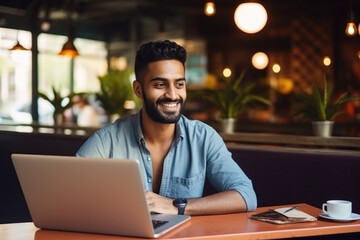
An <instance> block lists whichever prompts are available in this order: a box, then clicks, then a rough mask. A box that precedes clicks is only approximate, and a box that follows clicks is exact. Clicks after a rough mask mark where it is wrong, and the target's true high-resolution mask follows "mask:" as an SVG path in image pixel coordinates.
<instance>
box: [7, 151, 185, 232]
mask: <svg viewBox="0 0 360 240" xmlns="http://www.w3.org/2000/svg"><path fill="white" fill-rule="evenodd" d="M11 157H12V161H13V164H14V167H15V170H16V173H17V176H18V179H19V181H20V185H21V188H22V191H23V193H24V196H25V200H26V203H27V205H28V208H29V211H30V215H31V217H32V220H33V222H34V224H35V226H36V227H38V228H42V229H53V230H64V231H75V232H88V233H98V234H110V235H124V236H133V237H146V238H156V237H159V236H161V235H163V234H164V233H166V232H168V231H170V230H171V229H173V228H175V227H177V226H179V225H181V224H182V223H184V222H186V221H188V220H189V219H190V216H187V215H167V214H150V212H149V210H148V206H147V204H146V198H145V188H144V183H143V181H142V175H141V172H142V171H141V165H140V163H139V161H137V160H132V159H103V158H82V157H75V156H49V155H34V154H12V155H11Z"/></svg>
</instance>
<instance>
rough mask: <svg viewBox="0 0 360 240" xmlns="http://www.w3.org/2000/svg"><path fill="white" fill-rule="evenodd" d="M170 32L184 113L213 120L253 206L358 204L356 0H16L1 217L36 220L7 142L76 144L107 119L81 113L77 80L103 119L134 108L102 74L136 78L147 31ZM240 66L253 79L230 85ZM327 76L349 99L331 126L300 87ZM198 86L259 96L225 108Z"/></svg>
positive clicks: (3, 66) (1, 15) (4, 113)
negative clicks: (314, 115) (245, 178)
mask: <svg viewBox="0 0 360 240" xmlns="http://www.w3.org/2000/svg"><path fill="white" fill-rule="evenodd" d="M247 4H249V5H250V4H253V5H255V6H256V7H255V10H254V12H252V11H253V10H249V9H245V10H244V9H243V8H241V7H244V6H245V5H247ZM256 10H258V12H255V11H256ZM163 39H170V40H173V41H176V42H177V43H179V44H180V45H182V46H184V47H185V48H186V50H187V52H188V58H187V63H186V79H187V90H188V99H187V103H186V107H185V110H184V114H185V115H186V116H187V117H188V118H191V119H197V120H201V121H204V122H206V123H208V124H209V125H211V126H213V127H214V128H215V129H216V130H218V132H219V133H220V134H221V136H222V137H223V139H224V141H225V142H226V144H227V145H228V147H229V150H230V151H231V152H232V154H233V158H234V160H235V161H236V162H237V163H238V164H239V165H240V166H241V167H242V168H243V170H244V171H245V172H246V173H247V174H248V175H249V177H250V178H251V179H252V180H253V183H254V187H255V190H256V192H257V194H258V201H259V206H269V205H274V204H275V205H276V204H285V203H298V202H305V203H308V204H311V205H313V206H316V207H320V206H321V204H322V203H323V202H325V201H326V200H327V199H331V198H341V199H348V200H351V201H352V202H353V209H354V211H355V212H356V211H357V212H360V192H359V190H358V186H357V185H358V183H359V182H360V175H359V172H360V154H359V150H360V138H359V137H360V101H359V100H356V98H357V97H360V2H359V1H355V0H334V1H327V0H317V1H313V0H298V1H292V0H271V1H270V0H263V1H250V0H249V1H248V0H237V1H234V0H212V1H210V0H209V1H207V0H167V1H165V0H12V1H1V3H0V142H1V144H0V156H1V158H0V164H1V165H0V171H1V174H0V182H1V183H0V184H1V189H3V190H2V196H5V198H3V197H1V198H0V208H1V211H0V212H1V215H0V223H12V222H24V221H31V217H30V215H29V213H28V209H27V206H26V203H25V201H24V198H23V195H22V193H21V188H20V186H19V183H18V181H17V178H16V175H15V172H14V169H13V166H12V163H11V158H10V155H11V154H12V153H34V154H51V155H74V154H75V153H76V151H77V149H78V148H79V147H80V146H81V144H82V143H83V142H84V141H85V140H86V139H87V138H88V137H89V135H90V134H92V133H93V132H94V131H96V130H97V129H98V128H99V126H80V125H79V124H77V122H76V117H74V110H73V109H72V108H73V106H71V104H70V105H67V104H68V103H71V96H72V94H76V93H84V92H85V93H87V95H88V97H89V102H90V104H92V105H93V106H94V107H95V108H96V109H97V113H98V115H99V121H100V123H101V125H102V126H104V125H106V124H109V123H111V122H112V121H113V120H114V118H117V117H119V116H120V117H121V116H124V115H126V114H131V113H133V112H136V111H138V110H139V103H138V102H137V99H135V98H133V96H132V95H131V93H128V92H126V91H125V90H123V89H125V88H126V87H124V86H125V85H122V87H120V90H121V92H124V94H127V95H126V96H127V99H124V101H123V102H121V105H122V106H120V107H119V104H118V106H117V107H119V108H117V109H116V110H115V111H112V110H110V109H109V108H106V105H105V104H104V102H102V99H101V97H102V95H104V91H105V90H104V89H103V84H104V82H105V81H106V80H104V81H102V79H120V81H123V82H124V81H125V82H126V84H131V81H133V80H134V74H133V67H134V56H135V53H136V50H137V49H138V47H139V46H140V44H142V43H144V42H148V41H156V40H163ZM123 73H126V74H125V75H124V74H123ZM124 76H126V77H124ZM239 78H242V79H241V84H240V85H241V86H243V88H244V89H245V88H246V86H247V87H249V86H251V90H249V91H251V92H250V93H249V92H245V93H244V92H241V87H240V90H239V89H235V90H234V89H232V87H230V88H231V89H232V90H233V91H235V95H232V94H234V92H230V93H227V92H226V91H228V90H229V89H228V87H229V86H231V83H232V82H235V81H236V80H237V79H239ZM124 79H125V80H124ZM114 81H115V80H114ZM325 84H327V86H328V87H329V89H330V87H332V95H331V96H330V97H331V99H330V97H329V100H330V102H331V103H333V101H335V100H336V99H337V98H339V97H340V96H342V95H343V94H347V95H346V96H347V97H352V98H354V99H353V100H352V101H346V102H344V103H343V104H341V105H340V106H339V109H338V110H339V111H338V112H337V113H339V114H338V115H336V116H335V117H333V118H332V119H326V120H329V121H330V120H331V124H330V125H331V127H332V128H331V129H330V130H324V129H322V130H315V127H314V125H315V124H313V122H314V121H323V120H313V119H306V118H304V115H301V114H297V113H298V112H297V111H298V110H297V107H298V106H299V102H298V101H299V98H298V96H299V95H301V94H307V96H313V94H314V92H315V90H314V89H315V88H316V87H317V88H318V89H320V90H319V91H320V92H321V91H322V90H323V89H324V88H325V86H326V85H325ZM114 86H115V85H114ZM249 88H250V87H249ZM204 89H205V90H209V89H210V90H211V92H212V93H215V94H214V95H216V96H219V95H221V93H225V95H226V94H228V96H232V97H231V98H230V100H234V99H235V98H236V95H240V94H250V95H252V96H256V97H259V98H261V99H263V100H264V101H250V102H249V103H248V104H244V105H243V106H242V107H239V110H238V111H237V112H236V113H235V114H234V115H232V116H230V117H229V116H225V115H223V113H222V112H221V109H219V108H217V104H212V103H211V102H208V101H206V98H204V95H205V92H204V91H203V90H204ZM231 89H230V91H231ZM329 89H328V90H329ZM329 92H330V90H329ZM56 94H58V98H60V105H61V106H62V110H63V111H60V118H59V117H58V116H56V115H57V114H55V113H58V112H57V111H56V107H55V105H54V102H55V97H56ZM43 95H45V97H42V96H43ZM115 95H121V94H119V93H117V94H115ZM46 97H48V99H46ZM52 100H53V101H52ZM57 100H59V99H57ZM110 101H112V100H111V99H110ZM114 101H117V100H114ZM215 102H216V101H215ZM230 102H231V101H230ZM330 102H329V103H328V104H329V105H330ZM229 104H231V103H229ZM241 104H243V103H240V102H238V103H235V105H237V106H240V105H241ZM61 106H60V108H61ZM65 106H67V107H65ZM65 108H67V109H65ZM308 108H309V107H308ZM66 113H68V115H69V116H68V115H67V114H66ZM340 113H341V114H340ZM226 117H228V118H229V119H232V121H231V122H233V123H234V125H231V126H230V127H229V126H228V125H225V122H226V121H224V120H229V119H226ZM228 122H229V121H228ZM327 122H328V121H327ZM100 127H101V126H100ZM319 131H320V133H319ZM324 132H325V133H324ZM211 190H212V189H211V186H209V187H208V191H209V192H210V191H211Z"/></svg>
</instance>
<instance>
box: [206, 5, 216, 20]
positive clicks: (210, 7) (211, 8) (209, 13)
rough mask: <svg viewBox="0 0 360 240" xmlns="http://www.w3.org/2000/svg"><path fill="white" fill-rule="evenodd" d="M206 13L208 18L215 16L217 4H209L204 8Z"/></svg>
mask: <svg viewBox="0 0 360 240" xmlns="http://www.w3.org/2000/svg"><path fill="white" fill-rule="evenodd" d="M204 13H205V15H206V16H209V17H211V16H214V15H215V13H216V7H215V3H213V2H207V3H206V4H205V7H204Z"/></svg>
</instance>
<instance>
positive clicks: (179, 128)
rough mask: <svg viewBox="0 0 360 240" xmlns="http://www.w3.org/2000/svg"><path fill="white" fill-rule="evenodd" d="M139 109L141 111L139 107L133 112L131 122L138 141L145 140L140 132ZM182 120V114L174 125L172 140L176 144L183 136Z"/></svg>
mask: <svg viewBox="0 0 360 240" xmlns="http://www.w3.org/2000/svg"><path fill="white" fill-rule="evenodd" d="M141 111H142V109H140V111H139V112H137V113H136V114H135V121H134V124H133V126H134V133H135V137H136V139H137V141H138V143H141V142H142V141H145V139H144V135H143V132H142V128H141ZM183 121H184V119H183V115H181V117H180V119H179V121H178V122H177V123H176V127H175V134H176V136H175V141H174V144H175V145H177V144H178V143H179V142H180V141H181V140H182V139H183V138H184V124H183Z"/></svg>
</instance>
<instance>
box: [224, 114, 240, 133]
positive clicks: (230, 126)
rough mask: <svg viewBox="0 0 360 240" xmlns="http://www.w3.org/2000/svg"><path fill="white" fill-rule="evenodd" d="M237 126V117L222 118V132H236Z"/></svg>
mask: <svg viewBox="0 0 360 240" xmlns="http://www.w3.org/2000/svg"><path fill="white" fill-rule="evenodd" d="M235 127H236V118H227V119H221V132H223V133H234V132H235Z"/></svg>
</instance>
